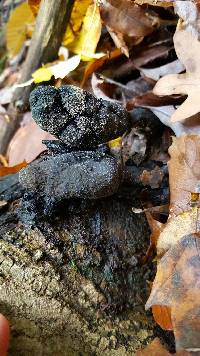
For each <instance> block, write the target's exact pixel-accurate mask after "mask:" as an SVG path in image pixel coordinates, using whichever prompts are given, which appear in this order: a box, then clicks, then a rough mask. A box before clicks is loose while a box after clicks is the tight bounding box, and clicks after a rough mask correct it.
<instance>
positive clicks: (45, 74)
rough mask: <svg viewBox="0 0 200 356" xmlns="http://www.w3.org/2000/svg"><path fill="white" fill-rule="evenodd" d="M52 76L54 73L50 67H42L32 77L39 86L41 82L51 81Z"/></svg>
mask: <svg viewBox="0 0 200 356" xmlns="http://www.w3.org/2000/svg"><path fill="white" fill-rule="evenodd" d="M52 75H53V73H52V71H51V68H50V67H48V68H46V67H42V68H39V69H37V70H36V71H35V72H34V73H33V74H32V77H33V80H34V83H36V84H38V83H41V82H47V81H49V80H50V79H51V77H52Z"/></svg>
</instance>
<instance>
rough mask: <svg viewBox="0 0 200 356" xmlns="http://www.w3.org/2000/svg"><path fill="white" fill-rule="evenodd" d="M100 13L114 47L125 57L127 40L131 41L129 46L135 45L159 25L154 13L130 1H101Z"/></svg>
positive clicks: (127, 54)
mask: <svg viewBox="0 0 200 356" xmlns="http://www.w3.org/2000/svg"><path fill="white" fill-rule="evenodd" d="M100 13H101V18H102V20H103V22H104V24H105V25H106V27H107V29H108V31H109V33H110V35H111V37H112V39H113V41H114V43H115V45H116V47H117V48H120V49H121V51H122V52H123V53H124V54H125V55H126V56H129V52H128V45H127V38H131V39H132V40H131V45H136V44H138V43H139V42H141V41H142V39H143V37H144V36H146V35H148V34H150V33H152V32H153V31H155V30H156V29H157V28H158V27H159V25H160V21H159V17H158V15H157V14H156V13H154V12H153V11H150V10H149V9H144V8H143V7H141V6H139V5H137V4H135V3H134V2H133V1H130V0H101V2H100Z"/></svg>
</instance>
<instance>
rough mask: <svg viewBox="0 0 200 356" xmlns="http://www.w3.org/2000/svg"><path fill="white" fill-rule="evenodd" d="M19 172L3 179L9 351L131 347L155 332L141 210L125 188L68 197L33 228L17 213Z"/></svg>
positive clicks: (1, 245)
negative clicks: (88, 198) (90, 198)
mask: <svg viewBox="0 0 200 356" xmlns="http://www.w3.org/2000/svg"><path fill="white" fill-rule="evenodd" d="M22 195H23V191H22V189H21V187H20V186H19V183H18V180H17V175H13V176H8V177H6V178H5V179H3V180H1V186H0V200H1V201H2V200H4V201H7V205H6V206H4V207H2V208H1V215H0V236H1V239H0V312H1V313H3V314H4V315H5V316H6V317H7V318H8V319H9V321H10V323H11V326H12V338H11V346H10V351H9V355H18V356H25V355H26V356H27V355H30V356H32V355H33V356H34V355H37V356H38V355H45V356H48V355H58V356H62V355H63V356H69V355H80V354H81V355H102V354H103V355H108V356H109V355H110V356H111V355H113V356H114V355H120V356H123V355H134V354H135V351H136V350H137V349H138V348H140V347H141V346H142V345H145V344H146V342H147V341H149V340H150V339H151V338H152V337H153V334H154V326H155V325H154V323H153V321H152V319H151V317H150V316H148V315H147V314H146V312H145V311H144V304H145V300H146V298H147V295H148V293H149V291H148V286H147V283H146V280H148V279H151V269H150V268H149V267H150V266H147V265H142V264H141V258H142V256H143V255H144V253H145V251H146V248H147V246H148V236H149V230H148V226H147V223H146V220H145V217H144V216H142V215H138V214H133V213H132V212H131V207H132V206H133V204H134V206H135V204H136V201H135V198H134V194H133V195H132V194H130V189H129V192H128V194H127V193H126V190H125V191H123V190H122V191H121V192H119V194H118V195H115V196H113V197H110V198H108V199H102V200H98V201H96V202H91V203H90V204H89V205H87V204H86V205H85V206H82V208H81V209H80V205H81V204H80V203H78V204H77V202H74V203H73V204H72V205H71V206H70V207H69V206H68V203H66V206H65V207H63V211H62V214H61V212H60V214H59V215H57V216H56V217H55V218H54V219H53V220H52V221H50V222H46V223H44V226H43V227H41V226H35V227H34V228H33V229H32V230H31V231H26V229H25V228H24V227H23V226H22V225H21V224H20V222H19V221H18V217H17V213H16V207H17V206H18V205H19V204H20V197H21V196H22Z"/></svg>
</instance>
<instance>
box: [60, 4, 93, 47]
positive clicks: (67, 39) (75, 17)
mask: <svg viewBox="0 0 200 356" xmlns="http://www.w3.org/2000/svg"><path fill="white" fill-rule="evenodd" d="M92 3H93V0H76V1H75V3H74V6H73V9H72V13H71V17H70V23H69V25H68V26H67V30H66V33H65V36H64V39H63V46H66V47H68V45H69V44H70V43H72V42H73V41H74V40H75V38H76V37H77V36H78V35H79V32H80V30H81V26H82V23H83V19H84V17H85V14H86V11H87V8H88V6H89V5H91V4H92Z"/></svg>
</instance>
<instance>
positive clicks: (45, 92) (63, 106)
mask: <svg viewBox="0 0 200 356" xmlns="http://www.w3.org/2000/svg"><path fill="white" fill-rule="evenodd" d="M30 104H31V110H32V115H33V119H34V120H35V122H36V123H37V124H38V125H39V126H40V127H41V128H42V129H44V130H46V131H48V132H50V133H51V134H53V135H54V136H56V137H57V138H58V139H60V140H62V142H64V143H65V145H66V146H67V147H68V148H69V149H87V148H92V147H96V146H98V145H99V144H101V143H104V142H107V141H109V140H112V139H114V138H117V137H119V136H121V135H122V134H123V133H124V132H125V131H126V130H128V129H129V128H130V117H129V114H128V112H127V111H126V110H124V109H123V108H122V107H121V106H120V105H119V104H117V103H111V102H109V101H106V100H103V99H97V98H95V97H94V96H93V95H92V94H90V93H88V92H86V91H85V90H82V89H80V88H78V87H75V86H73V85H66V86H62V87H60V88H59V89H56V88H54V87H51V86H39V87H37V88H36V89H35V90H33V91H32V93H31V96H30Z"/></svg>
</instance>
